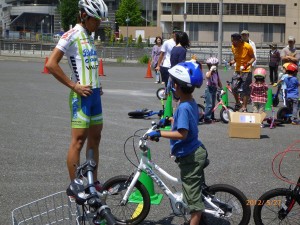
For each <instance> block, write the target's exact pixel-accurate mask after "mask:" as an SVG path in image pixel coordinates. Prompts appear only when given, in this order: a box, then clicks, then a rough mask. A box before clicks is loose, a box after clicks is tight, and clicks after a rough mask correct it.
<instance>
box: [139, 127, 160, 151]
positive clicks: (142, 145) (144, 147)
mask: <svg viewBox="0 0 300 225" xmlns="http://www.w3.org/2000/svg"><path fill="white" fill-rule="evenodd" d="M151 125H152V126H151V128H149V129H148V130H147V131H146V132H145V134H144V135H143V136H142V137H141V138H140V141H139V148H140V150H142V151H143V152H145V151H147V150H148V147H147V141H148V137H149V136H148V134H149V133H150V132H152V131H155V130H157V129H159V128H161V126H159V125H158V124H156V122H155V121H152V123H151ZM158 140H159V139H157V140H155V141H158Z"/></svg>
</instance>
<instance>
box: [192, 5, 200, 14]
mask: <svg viewBox="0 0 300 225" xmlns="http://www.w3.org/2000/svg"><path fill="white" fill-rule="evenodd" d="M192 15H199V4H198V3H193V11H192Z"/></svg>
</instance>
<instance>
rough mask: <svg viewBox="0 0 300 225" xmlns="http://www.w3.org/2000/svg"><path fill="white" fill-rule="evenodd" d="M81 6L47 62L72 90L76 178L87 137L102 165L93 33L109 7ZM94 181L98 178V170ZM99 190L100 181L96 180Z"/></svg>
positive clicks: (71, 158)
mask: <svg viewBox="0 0 300 225" xmlns="http://www.w3.org/2000/svg"><path fill="white" fill-rule="evenodd" d="M78 6H79V9H80V11H79V15H78V24H76V26H75V27H74V28H72V29H71V30H69V31H68V32H66V33H65V34H64V35H63V36H62V37H61V39H60V40H59V42H58V44H57V46H56V48H55V49H54V50H53V52H52V54H51V56H50V58H49V60H48V63H47V65H46V67H47V68H48V69H49V71H50V72H51V73H52V74H53V76H54V77H55V78H56V79H57V80H58V81H60V82H61V83H62V84H64V85H65V86H67V87H68V88H70V89H71V92H70V97H69V105H70V111H71V128H72V131H71V135H72V138H71V144H70V147H69V151H68V156H67V166H68V170H69V176H70V179H71V180H73V179H74V178H75V171H76V167H77V165H79V159H80V152H81V149H82V147H83V145H84V143H85V141H86V139H87V146H86V147H87V149H93V150H94V160H95V162H96V163H97V165H98V162H99V144H100V139H101V131H102V127H103V118H102V104H101V97H100V95H101V90H100V89H101V84H100V80H99V76H98V57H97V52H96V47H95V45H94V39H93V38H92V36H91V33H92V32H95V31H96V30H97V29H98V27H99V25H100V21H101V18H103V17H107V6H106V4H105V3H104V1H103V0H79V2H78ZM64 55H66V57H67V59H68V62H69V66H70V68H71V70H72V74H71V79H69V76H68V75H67V74H66V73H65V72H64V71H63V70H62V68H61V67H60V65H59V62H60V60H61V59H62V57H63V56H64ZM94 180H95V181H96V182H97V181H98V179H97V169H96V170H95V172H94ZM97 185H98V186H97ZM96 189H99V182H97V183H96Z"/></svg>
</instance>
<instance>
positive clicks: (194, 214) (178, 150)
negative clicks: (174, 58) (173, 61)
mask: <svg viewBox="0 0 300 225" xmlns="http://www.w3.org/2000/svg"><path fill="white" fill-rule="evenodd" d="M169 73H170V77H171V79H172V81H173V82H172V83H173V85H174V86H173V88H172V90H173V91H174V92H175V94H176V95H177V96H179V97H180V104H179V106H178V107H177V109H176V111H175V113H174V117H173V118H170V119H168V120H166V119H162V120H161V121H160V123H161V124H164V125H167V123H168V122H171V123H172V130H171V131H163V130H162V131H160V130H157V131H153V132H151V133H149V134H148V135H149V138H150V139H151V140H153V139H154V138H157V137H164V138H169V139H170V146H171V154H172V155H173V156H175V157H176V162H177V164H178V167H179V169H180V177H181V181H182V189H183V197H184V200H185V202H186V203H187V204H188V206H189V209H190V212H191V220H190V223H189V224H190V225H196V224H197V225H198V224H199V222H200V220H201V212H202V211H203V210H204V203H203V201H202V197H201V186H202V184H203V183H204V171H203V168H204V165H205V162H206V159H207V153H206V149H205V147H204V145H203V144H202V142H201V141H200V140H199V139H198V121H199V113H198V106H197V103H196V101H195V99H194V98H193V96H192V93H193V92H194V89H195V87H200V86H201V85H202V82H203V77H202V72H201V70H200V68H199V64H197V63H195V62H192V61H187V62H183V63H179V64H177V65H176V66H174V67H173V68H171V69H169Z"/></svg>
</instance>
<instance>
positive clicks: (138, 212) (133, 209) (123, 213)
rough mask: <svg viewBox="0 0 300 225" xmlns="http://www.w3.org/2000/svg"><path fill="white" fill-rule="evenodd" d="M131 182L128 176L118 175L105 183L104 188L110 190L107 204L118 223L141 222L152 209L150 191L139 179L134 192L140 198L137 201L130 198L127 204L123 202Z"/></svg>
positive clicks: (127, 224)
mask: <svg viewBox="0 0 300 225" xmlns="http://www.w3.org/2000/svg"><path fill="white" fill-rule="evenodd" d="M130 182H131V181H130V179H129V177H128V176H116V177H113V178H111V179H109V180H108V181H106V182H105V183H104V185H103V189H104V190H107V192H108V195H107V198H106V204H107V205H108V207H109V208H110V210H111V212H112V214H113V216H114V217H115V219H116V221H117V223H118V224H123V225H129V224H132V225H135V224H140V223H141V222H142V221H143V220H144V219H145V218H146V217H147V215H148V213H149V211H150V206H151V204H150V196H149V193H148V191H147V189H146V188H145V186H144V185H143V184H142V183H141V182H139V181H137V183H136V184H135V187H134V189H133V192H132V193H134V195H136V196H138V199H139V200H138V201H135V200H131V198H129V200H128V201H127V202H126V203H125V204H121V201H122V199H123V196H124V194H125V192H126V191H127V188H128V186H129V185H130Z"/></svg>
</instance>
